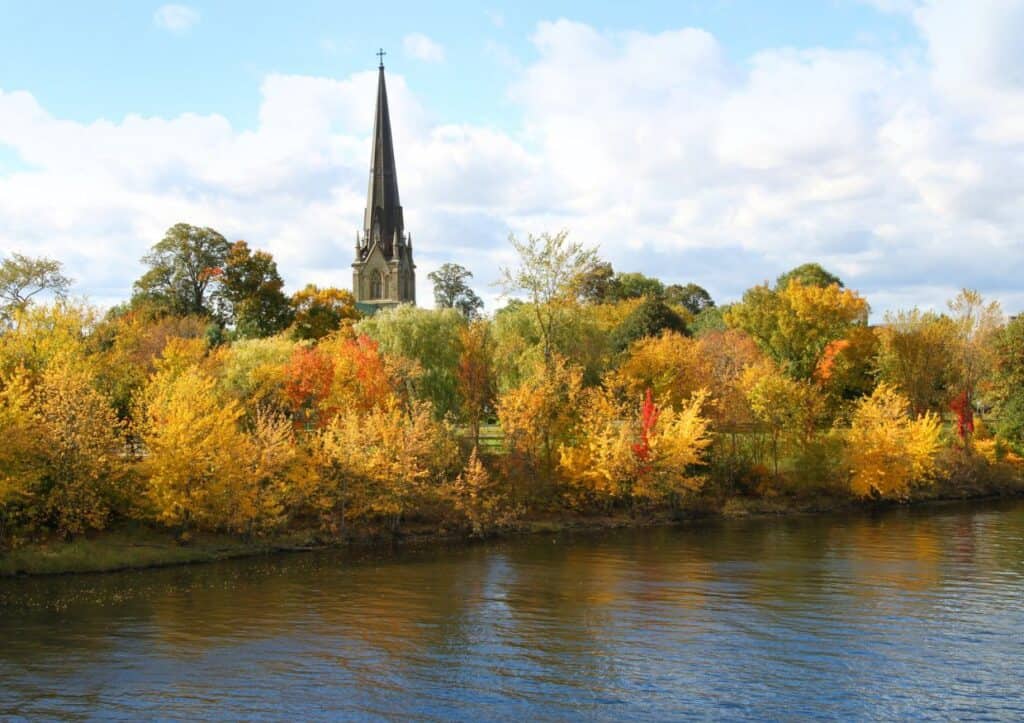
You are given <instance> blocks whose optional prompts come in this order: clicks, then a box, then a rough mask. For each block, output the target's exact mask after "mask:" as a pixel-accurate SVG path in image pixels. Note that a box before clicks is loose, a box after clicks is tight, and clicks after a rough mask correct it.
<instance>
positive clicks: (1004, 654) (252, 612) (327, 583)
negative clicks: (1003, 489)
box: [0, 502, 1024, 719]
mask: <svg viewBox="0 0 1024 723" xmlns="http://www.w3.org/2000/svg"><path fill="white" fill-rule="evenodd" d="M1022 601H1024V504H1022V503H1020V502H1017V503H1004V504H998V505H986V506H981V507H978V506H974V507H967V506H964V507H959V506H957V507H945V508H933V509H930V510H909V511H908V510H896V511H890V512H885V513H880V514H878V515H874V516H855V517H821V518H806V519H789V520H756V521H729V522H721V523H714V524H704V525H700V526H694V527H691V528H687V529H657V530H638V531H617V532H614V533H610V534H603V535H589V534H588V535H575V536H569V535H562V536H539V537H532V538H529V539H520V540H512V541H502V542H496V543H492V544H482V545H476V546H470V547H456V548H450V549H441V550H437V549H433V550H418V551H417V550H413V551H409V550H406V551H403V552H399V553H395V554H388V555H380V554H377V555H368V556H364V557H363V558H361V559H360V558H358V557H357V558H354V557H353V556H352V555H347V556H346V555H343V554H340V553H322V554H302V555H291V556H281V557H274V558H269V559H258V560H245V561H233V562H225V563H218V564H213V565H203V566H196V567H191V568H174V569H166V570H154V571H145V572H135V573H121V574H114V575H99V576H78V577H64V578H38V579H22V580H7V581H0V613H2V619H0V637H2V640H3V641H4V645H3V648H2V650H0V714H2V715H25V716H43V717H61V718H75V717H86V716H92V717H95V716H101V717H123V718H132V719H138V718H142V717H153V716H163V717H176V718H212V717H235V718H239V717H241V718H252V717H256V716H270V717H277V718H302V719H307V718H317V717H320V718H336V717H339V716H382V717H384V716H386V717H402V716H416V717H420V718H435V719H451V718H467V719H478V718H491V719H493V718H499V719H504V718H514V717H519V718H528V719H535V718H538V717H542V718H559V717H582V716H586V717H600V718H616V719H618V718H623V717H631V718H636V717H641V718H665V717H680V716H686V715H691V716H697V717H711V716H714V717H722V716H726V717H730V718H739V717H751V718H760V717H787V718H792V717H803V716H827V717H835V718H850V717H861V718H863V717H895V716H904V717H905V716H922V715H923V716H935V717H960V716H968V715H978V714H980V713H986V714H990V715H992V716H995V717H1002V718H1020V717H1021V716H1024V698H1022V693H1021V690H1020V688H1019V679H1020V671H1021V670H1022V669H1024V611H1022Z"/></svg>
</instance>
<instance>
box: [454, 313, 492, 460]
mask: <svg viewBox="0 0 1024 723" xmlns="http://www.w3.org/2000/svg"><path fill="white" fill-rule="evenodd" d="M455 379H456V388H457V391H458V395H459V411H460V413H461V415H460V416H461V418H462V420H463V421H465V422H466V423H467V424H468V425H469V431H470V435H471V437H472V440H473V445H474V447H475V446H476V445H477V444H478V443H479V441H480V424H481V422H482V421H483V419H484V416H485V415H486V414H487V412H488V411H489V410H491V408H492V407H493V404H494V395H495V377H494V343H493V341H492V339H491V334H490V327H489V325H488V324H487V322H486V321H482V320H476V321H473V322H471V323H469V324H467V325H466V326H464V327H463V328H462V329H461V330H460V332H459V362H458V366H457V367H456V370H455Z"/></svg>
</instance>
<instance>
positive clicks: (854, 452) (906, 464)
mask: <svg viewBox="0 0 1024 723" xmlns="http://www.w3.org/2000/svg"><path fill="white" fill-rule="evenodd" d="M940 433H941V428H940V422H939V418H938V417H937V416H936V415H934V414H932V413H931V412H928V413H926V414H925V415H924V416H920V417H916V418H915V417H913V416H911V413H910V404H909V402H908V401H907V398H906V397H904V396H903V395H901V394H900V393H899V392H897V391H896V390H895V389H894V388H893V387H891V386H889V385H888V384H885V383H883V384H879V385H878V388H877V389H875V391H874V392H873V393H872V394H871V396H870V397H865V398H864V399H863V400H862V401H861V402H860V404H858V406H857V409H856V411H855V412H854V414H853V420H852V424H851V427H850V430H849V432H848V434H847V459H848V464H849V467H850V470H851V473H850V474H851V476H850V486H851V489H852V490H853V492H854V494H856V495H858V496H860V497H872V496H877V497H883V498H897V499H904V498H906V497H907V495H908V493H909V491H910V488H911V485H913V484H915V483H923V482H927V481H929V479H930V476H931V474H932V473H933V471H934V469H935V456H936V453H937V452H938V450H939V437H940Z"/></svg>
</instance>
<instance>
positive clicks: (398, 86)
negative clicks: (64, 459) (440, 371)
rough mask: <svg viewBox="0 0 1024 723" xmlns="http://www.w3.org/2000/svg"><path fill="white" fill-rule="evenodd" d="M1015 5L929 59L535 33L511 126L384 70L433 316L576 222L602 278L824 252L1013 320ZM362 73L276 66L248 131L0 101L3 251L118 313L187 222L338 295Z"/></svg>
mask: <svg viewBox="0 0 1024 723" xmlns="http://www.w3.org/2000/svg"><path fill="white" fill-rule="evenodd" d="M1013 7H1015V6H1012V5H1009V4H1008V3H1006V2H994V1H993V2H990V3H988V4H984V3H979V2H975V3H972V4H971V5H970V6H969V8H971V9H974V10H976V11H978V12H979V14H980V17H975V16H973V15H972V13H957V12H956V7H955V6H954V5H953V4H950V3H930V4H928V5H926V6H922V8H921V9H919V11H918V12H917V13H916V14H915V15H914V19H915V22H916V23H917V24H918V27H920V29H921V34H922V39H923V40H924V42H925V43H926V44H927V47H928V53H927V55H926V56H920V55H915V54H913V53H907V54H898V55H896V56H895V57H894V56H892V55H890V54H885V55H882V54H876V53H872V52H867V51H834V50H827V49H820V48H819V49H803V50H801V49H766V50H764V51H762V52H760V53H757V54H756V55H754V56H753V57H751V58H744V59H739V60H742V61H743V63H742V64H737V63H735V62H731V61H730V59H728V58H727V57H726V56H725V54H724V52H723V50H722V48H721V47H720V45H719V44H718V42H717V41H716V39H715V38H714V37H713V36H712V35H710V34H709V33H707V32H704V31H702V30H696V29H681V30H675V31H671V32H665V33H659V34H647V33H638V32H625V33H615V32H602V31H598V30H596V29H594V28H592V27H589V26H586V25H582V24H578V23H571V22H567V21H559V22H553V23H544V24H541V25H540V26H538V28H537V30H536V33H535V35H534V38H533V42H534V45H535V49H536V58H535V59H534V60H533V61H531V62H530V63H528V64H526V65H524V66H523V67H522V70H521V73H520V74H519V76H518V80H517V82H516V83H515V84H514V86H513V87H512V88H511V89H510V92H509V102H510V104H511V105H510V107H512V108H514V109H516V110H518V112H519V114H520V118H521V127H520V128H519V129H518V130H517V132H516V133H514V134H512V133H504V132H499V131H497V130H494V129H490V128H484V127H478V126H474V125H440V126H438V125H435V124H432V123H430V122H429V120H428V118H429V117H430V114H429V112H428V110H427V109H426V108H424V106H429V99H424V98H417V97H416V96H414V94H413V93H412V92H411V91H410V89H409V88H408V87H407V86H406V84H405V83H404V80H403V78H402V77H401V76H399V75H395V74H390V75H389V76H388V84H389V96H390V97H389V100H390V101H391V106H392V121H393V124H394V135H395V140H396V144H397V154H398V159H397V160H398V172H399V180H400V184H401V189H402V199H403V201H404V204H405V214H406V222H407V225H408V228H409V230H410V231H411V232H412V234H413V239H414V247H415V249H416V256H417V263H418V265H419V279H420V284H419V298H420V299H421V303H429V299H430V287H429V283H428V282H427V281H426V274H427V273H429V271H431V270H432V269H434V268H436V267H437V266H439V265H440V264H441V263H443V262H445V261H452V260H454V261H457V262H459V263H463V264H465V265H467V266H468V267H469V268H471V269H472V270H473V271H474V273H475V279H474V281H475V282H476V283H477V284H478V289H479V291H480V292H481V293H482V294H484V295H488V294H487V292H488V291H489V288H488V286H487V284H488V282H490V281H492V280H493V279H494V278H495V276H496V271H497V266H498V264H499V263H502V262H503V261H504V259H505V258H506V254H507V245H506V244H505V242H504V239H505V237H506V236H507V234H508V232H509V231H514V232H516V233H526V232H531V231H533V232H537V231H543V230H556V229H558V228H563V227H565V228H569V229H571V231H572V233H573V235H574V237H576V238H578V239H580V240H583V241H585V242H588V243H594V244H599V245H600V246H601V249H602V253H603V255H605V256H606V257H607V258H609V259H610V260H611V261H612V262H613V263H614V264H615V266H616V268H619V269H621V270H641V271H644V272H646V273H649V274H654V275H657V276H659V277H660V278H663V279H665V280H666V281H670V282H677V281H678V282H685V281H690V280H693V281H696V282H698V283H701V284H702V285H704V286H706V287H707V288H708V289H709V290H710V291H711V292H712V293H713V294H714V295H715V296H716V297H718V298H719V299H720V300H729V299H731V298H736V297H738V296H739V294H741V293H742V291H743V290H744V289H745V288H747V287H748V286H750V285H752V284H755V283H758V282H761V281H763V280H766V279H772V278H774V277H775V276H776V275H777V274H778V273H779V272H781V271H783V270H785V269H786V268H790V267H792V266H795V265H796V264H798V263H801V262H804V261H807V260H817V261H820V262H822V263H823V264H825V265H826V266H827V267H829V268H831V269H833V270H834V271H836V272H838V273H839V274H840V275H841V276H843V277H844V278H845V279H846V280H847V282H848V283H850V284H851V285H852V286H855V287H858V288H860V289H862V290H863V291H864V292H866V293H867V295H868V297H869V299H870V300H871V302H872V305H873V307H874V309H875V310H876V312H881V311H884V310H885V309H886V308H890V307H892V306H894V305H906V304H908V303H918V304H921V305H922V306H932V307H936V308H941V306H942V304H943V301H944V299H945V298H947V297H949V296H952V295H953V294H954V293H955V292H956V290H957V288H958V287H960V286H963V285H969V286H974V287H977V288H979V289H981V290H982V291H984V292H985V293H987V294H989V295H992V296H995V297H998V298H1001V299H1002V300H1003V302H1004V303H1005V305H1006V306H1007V307H1008V308H1009V309H1010V310H1011V311H1021V310H1024V290H1021V288H1020V282H1019V279H1020V278H1022V276H1024V254H1022V253H1021V239H1022V238H1024V133H1021V132H1020V131H1021V129H1024V104H1022V103H1021V88H1020V86H1019V85H1018V84H1017V83H1016V81H1015V78H1016V76H1015V73H1016V72H1018V69H1017V67H1016V66H1017V64H1016V63H1015V62H1013V61H1014V57H1015V56H1014V53H1013V48H1014V45H1013V37H1014V35H1013V33H1009V34H1007V31H1006V30H1005V27H1006V26H1009V27H1011V28H1013V27H1016V26H1015V25H1014V23H1016V22H1017V18H1018V16H1017V15H1015V14H1014V13H1013V12H1012V10H1013ZM1008 8H1009V9H1008ZM957 27H959V28H961V29H962V30H963V32H964V34H965V35H966V36H969V37H967V38H964V39H959V40H958V39H957V35H956V32H954V29H955V28H957ZM985 38H988V40H984V39H985ZM957 53H962V56H963V58H964V60H965V67H956V63H955V62H954V58H955V57H956V56H957ZM375 79H376V73H375V72H369V73H358V74H355V75H353V76H351V77H349V78H346V79H343V80H333V79H328V78H314V77H308V76H289V75H270V76H268V77H266V78H265V79H264V81H263V84H262V87H261V97H262V100H261V104H260V110H259V121H258V123H257V125H256V127H255V128H254V129H252V130H239V129H237V128H235V127H233V126H232V125H231V124H230V123H229V122H228V121H227V120H226V119H225V118H223V117H221V116H218V115H202V116H201V115H191V114H186V115H182V116H178V117H175V118H152V117H147V118H143V117H139V116H128V117H126V118H124V119H122V120H120V121H118V122H110V121H96V122H93V123H88V124H83V123H77V122H72V121H68V120H65V119H62V118H58V117H55V116H53V115H52V114H51V113H50V112H49V111H48V110H47V109H46V108H44V107H42V106H41V105H40V104H39V102H38V101H37V100H36V99H35V97H33V96H32V95H31V94H29V93H25V92H7V93H4V92H2V91H0V148H4V147H9V148H10V149H13V152H14V153H15V154H16V155H17V157H18V158H19V164H18V165H16V166H15V167H14V168H15V169H16V170H13V171H9V172H7V173H6V175H4V174H3V173H0V253H7V252H9V251H12V250H23V251H27V252H35V253H47V254H49V255H52V256H55V257H57V258H61V259H63V260H64V261H65V263H66V264H67V265H68V271H69V273H70V274H71V275H72V276H74V277H75V278H77V279H79V280H80V289H81V290H82V291H86V292H88V293H89V294H91V295H92V296H93V297H94V298H95V299H97V300H99V301H104V302H112V301H117V300H120V299H122V298H124V297H125V296H126V295H127V294H128V293H129V290H130V285H131V282H132V280H133V279H134V278H136V277H137V276H138V275H139V274H140V273H141V267H140V265H139V264H138V263H137V262H136V261H135V260H136V259H138V258H139V257H141V256H142V254H143V253H144V252H145V251H146V249H147V248H148V247H149V246H150V245H151V244H153V243H154V242H155V241H157V240H159V238H160V236H161V235H162V233H163V231H164V230H165V229H166V228H167V227H169V226H170V225H172V224H173V223H175V222H178V221H187V222H190V223H196V224H203V225H211V226H214V227H216V228H218V229H220V230H221V231H222V232H223V233H225V235H227V236H228V237H229V238H245V239H246V240H247V241H249V242H250V243H251V244H253V245H254V246H257V247H261V248H267V249H269V250H270V251H272V252H273V253H274V254H275V256H276V257H277V258H278V260H279V262H280V265H281V269H282V272H283V273H284V275H285V278H286V280H287V281H288V283H289V285H290V286H291V287H292V288H295V287H298V286H301V285H302V284H304V283H306V282H308V281H315V282H317V283H321V284H335V285H341V286H345V285H347V284H348V283H349V279H350V268H349V263H350V256H351V247H352V242H353V239H354V236H355V233H356V230H357V228H358V227H359V225H360V223H361V210H362V205H363V203H364V194H365V182H366V169H367V165H368V162H369V144H370V141H369V135H370V128H371V126H372V122H373V118H372V113H373V97H374V91H375Z"/></svg>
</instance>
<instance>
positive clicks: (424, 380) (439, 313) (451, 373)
mask: <svg viewBox="0 0 1024 723" xmlns="http://www.w3.org/2000/svg"><path fill="white" fill-rule="evenodd" d="M465 325H466V320H465V319H464V318H463V317H462V316H461V315H460V314H459V313H458V312H457V311H455V310H454V309H419V308H417V307H415V306H412V305H411V304H402V305H400V306H396V307H393V308H391V309H383V310H381V311H379V312H377V313H376V314H374V315H373V316H370V317H367V318H365V319H363V320H362V321H360V322H359V323H358V324H356V326H355V330H356V332H357V333H358V334H365V335H366V336H368V337H370V338H371V339H373V340H375V341H376V342H377V343H378V344H380V348H381V351H382V352H383V353H384V354H386V355H388V356H390V357H398V358H404V359H408V360H411V361H413V362H415V363H416V365H417V367H418V374H416V377H415V380H414V381H413V391H414V392H415V394H416V396H417V398H419V399H423V400H425V401H427V402H429V403H430V405H431V407H432V408H433V409H434V413H435V414H436V416H437V418H438V419H440V418H442V417H444V416H445V415H446V414H448V413H449V412H456V411H457V410H458V391H457V380H456V369H457V367H458V363H459V336H460V333H461V331H462V329H463V328H464V327H465Z"/></svg>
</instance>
